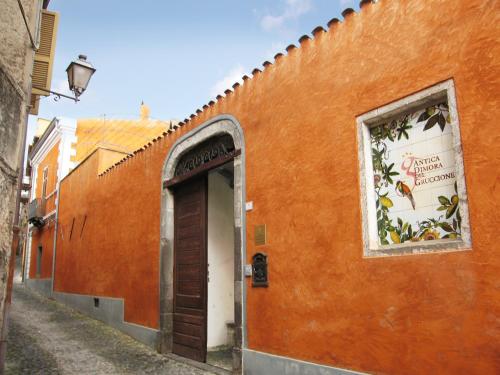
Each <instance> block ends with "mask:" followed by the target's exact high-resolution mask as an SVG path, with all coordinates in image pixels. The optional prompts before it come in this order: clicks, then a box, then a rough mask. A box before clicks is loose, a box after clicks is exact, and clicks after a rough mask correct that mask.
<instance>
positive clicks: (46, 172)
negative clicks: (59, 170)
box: [42, 167, 49, 199]
mask: <svg viewBox="0 0 500 375" xmlns="http://www.w3.org/2000/svg"><path fill="white" fill-rule="evenodd" d="M48 175H49V168H48V167H45V168H44V169H43V182H42V199H45V197H46V196H47V180H48Z"/></svg>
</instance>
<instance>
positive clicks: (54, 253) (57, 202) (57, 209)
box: [50, 181, 60, 297]
mask: <svg viewBox="0 0 500 375" xmlns="http://www.w3.org/2000/svg"><path fill="white" fill-rule="evenodd" d="M56 193H57V199H56V223H55V225H54V245H53V248H52V275H51V280H50V296H51V297H53V296H54V278H55V272H56V251H57V250H56V246H57V229H58V223H59V193H60V182H59V181H57V185H56Z"/></svg>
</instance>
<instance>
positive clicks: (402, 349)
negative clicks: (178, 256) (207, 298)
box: [55, 0, 500, 374]
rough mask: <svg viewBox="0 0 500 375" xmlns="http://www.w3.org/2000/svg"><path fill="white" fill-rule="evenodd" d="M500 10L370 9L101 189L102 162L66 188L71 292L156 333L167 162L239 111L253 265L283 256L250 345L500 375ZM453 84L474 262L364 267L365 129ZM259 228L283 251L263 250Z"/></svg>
mask: <svg viewBox="0 0 500 375" xmlns="http://www.w3.org/2000/svg"><path fill="white" fill-rule="evenodd" d="M499 8H500V3H499V2H498V1H494V0H489V1H484V0H470V1H434V2H432V3H429V2H421V1H409V0H407V1H405V0H401V1H388V0H381V1H379V2H378V3H377V4H371V5H367V6H365V7H364V8H363V10H362V11H361V12H360V13H358V14H354V15H350V16H348V17H347V19H345V21H344V22H343V23H341V24H334V25H333V26H332V28H330V29H329V30H328V32H327V33H320V34H317V36H316V37H315V38H313V39H312V40H309V41H305V42H304V43H303V44H302V45H301V47H300V48H298V49H294V50H292V51H290V53H289V54H288V56H286V57H281V58H278V60H277V61H275V62H274V65H272V66H269V67H267V68H266V69H264V71H263V72H262V73H257V74H256V75H255V76H254V77H253V78H252V79H250V80H248V81H246V82H245V84H244V85H242V86H239V87H238V88H236V89H235V91H234V92H233V93H230V94H229V95H228V96H227V97H226V98H222V99H220V100H219V101H218V102H217V103H216V104H215V105H213V106H210V107H209V108H207V109H205V110H204V111H203V112H202V113H201V114H199V115H198V116H197V117H195V118H194V119H193V120H191V121H189V122H188V124H186V125H184V126H183V127H181V128H180V129H179V130H178V131H176V132H175V133H173V134H171V135H168V136H166V137H164V138H163V139H161V140H159V141H157V142H155V143H153V144H152V146H150V147H148V148H147V149H146V150H144V151H142V152H140V153H138V154H136V155H135V156H134V157H133V158H131V159H129V160H127V161H126V162H124V163H122V164H119V165H118V166H116V167H115V168H113V169H112V170H111V171H109V172H108V173H106V174H105V175H104V176H102V177H97V174H96V169H97V164H98V154H95V155H93V156H92V157H91V158H89V159H88V160H87V162H85V163H84V164H83V165H81V166H80V167H79V168H77V169H76V170H75V171H73V173H72V174H71V175H70V176H69V177H67V178H66V179H65V180H64V181H63V183H62V187H61V206H60V222H61V226H62V230H61V232H58V250H57V252H58V253H57V265H56V269H57V271H56V285H55V288H56V290H58V291H65V292H73V293H82V294H96V295H107V296H114V297H123V298H125V301H126V310H125V319H126V320H127V321H130V322H134V323H138V324H144V325H147V326H150V327H158V316H159V310H158V294H159V293H158V287H159V286H158V284H159V280H158V278H159V277H158V271H159V270H158V260H159V259H158V258H159V230H160V229H159V228H160V178H161V168H162V164H163V161H164V159H165V157H166V154H167V152H168V149H169V147H170V146H171V145H172V143H173V142H175V140H176V139H178V137H180V136H182V135H183V134H185V133H186V132H188V131H190V130H192V129H193V128H194V127H196V126H197V125H199V124H201V123H203V122H204V121H206V120H208V119H210V118H211V117H213V116H215V115H217V114H221V113H229V114H232V115H233V116H235V117H236V118H237V119H238V120H239V122H240V124H241V126H242V127H243V130H244V135H245V143H246V177H247V181H246V192H247V197H246V200H247V201H253V202H254V209H253V210H252V211H251V212H248V213H247V243H248V247H247V254H248V259H247V262H248V263H249V262H250V259H251V256H252V255H253V254H254V253H255V252H256V251H265V252H266V253H267V254H268V255H269V267H270V271H269V272H270V276H269V278H270V285H269V287H268V288H260V289H259V288H256V289H253V288H251V286H250V283H249V280H247V282H248V285H247V286H248V296H247V311H246V312H247V319H248V320H247V329H248V347H249V348H251V349H255V350H259V351H263V352H269V353H275V354H279V355H284V356H289V357H293V358H298V359H303V360H308V361H312V362H317V363H322V364H327V365H334V366H339V367H345V368H351V369H355V370H363V371H368V372H374V373H387V374H400V373H405V374H438V373H440V374H444V373H446V374H495V373H499V372H500V360H499V358H500V349H499V348H500V330H499V326H498V315H499V313H500V291H499V288H498V280H499V275H500V257H499V256H498V251H499V246H498V245H497V242H496V229H495V228H497V227H498V226H499V225H500V220H499V219H498V216H497V215H495V214H494V212H496V211H497V210H498V209H499V205H498V203H497V202H496V199H495V198H494V197H496V196H497V195H498V193H499V186H500V185H499V184H498V180H499V173H498V163H499V162H500V160H499V155H500V146H499V145H500V139H499V138H498V129H497V126H496V121H497V117H498V93H499V92H500V79H499V77H500V75H499V65H500V62H499V60H498V56H499V55H500V46H499V43H498V40H499V37H500V31H499V29H498V27H497V25H498V21H499V16H498V15H499V14H500V9H499ZM449 78H452V79H453V80H454V82H455V88H456V95H457V104H458V114H459V120H460V125H461V136H462V143H463V156H464V167H465V173H466V184H467V189H468V195H469V210H470V223H471V232H472V240H473V248H472V251H462V252H447V253H435V254H424V255H413V256H397V257H388V258H372V259H367V258H363V256H362V254H363V250H362V237H361V235H362V224H361V213H360V189H359V171H358V158H357V140H356V120H355V119H356V116H358V115H360V114H362V113H365V112H368V111H370V110H373V109H375V108H378V107H380V106H382V105H384V104H387V103H389V102H392V101H395V100H397V99H400V98H402V97H405V96H407V95H409V94H412V93H414V92H417V91H420V90H422V89H424V88H426V87H429V86H431V85H434V84H436V83H438V82H441V81H443V80H446V79H449ZM85 215H86V216H87V219H86V220H87V221H86V226H85V228H84V231H83V234H82V237H81V239H80V241H70V240H68V234H67V233H68V226H69V225H70V224H71V220H72V219H73V218H75V220H76V221H75V223H77V224H75V225H77V228H80V227H81V225H82V220H83V218H84V217H85ZM256 224H266V225H267V231H268V233H267V235H268V242H269V243H268V245H266V246H265V247H259V248H258V249H256V248H255V246H253V245H252V243H253V230H252V229H253V226H254V225H256ZM79 230H80V229H78V232H79Z"/></svg>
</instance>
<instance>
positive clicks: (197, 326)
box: [172, 177, 207, 362]
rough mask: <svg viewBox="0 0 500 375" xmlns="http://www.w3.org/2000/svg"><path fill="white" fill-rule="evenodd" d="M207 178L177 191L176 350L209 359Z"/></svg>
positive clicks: (174, 335) (175, 209)
mask: <svg viewBox="0 0 500 375" xmlns="http://www.w3.org/2000/svg"><path fill="white" fill-rule="evenodd" d="M206 237H207V181H206V177H203V178H199V179H196V180H194V181H188V182H186V183H183V184H182V185H180V186H178V187H176V188H175V191H174V324H173V348H172V351H173V352H174V353H175V354H178V355H181V356H184V357H188V358H191V359H194V360H196V361H201V362H205V360H206V350H207V338H206V335H207V327H206V317H207V310H206V309H207V249H206V246H207V239H206Z"/></svg>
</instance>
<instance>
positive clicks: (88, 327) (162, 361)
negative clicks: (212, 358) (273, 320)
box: [5, 282, 211, 375]
mask: <svg viewBox="0 0 500 375" xmlns="http://www.w3.org/2000/svg"><path fill="white" fill-rule="evenodd" d="M10 317H11V318H10V326H9V335H8V345H7V362H6V366H5V369H6V374H11V375H14V374H16V375H17V374H171V375H174V374H182V375H184V374H186V375H187V374H189V375H197V374H210V373H211V372H206V371H203V370H201V369H198V368H195V367H192V366H190V365H188V364H186V363H182V362H179V361H176V360H174V359H172V358H170V357H166V356H163V355H160V354H158V353H156V352H155V351H153V350H152V349H150V348H149V347H147V346H145V345H142V344H141V343H139V342H137V341H135V340H133V339H132V338H130V337H128V336H126V335H124V334H122V333H121V332H119V331H117V330H115V329H113V328H111V327H108V326H106V325H105V324H103V323H101V322H99V321H96V320H93V319H90V318H88V317H86V316H84V315H81V314H79V313H77V312H76V311H74V310H71V309H69V308H67V307H66V306H64V305H61V304H59V303H57V302H54V301H51V300H48V299H45V298H43V297H41V296H39V295H38V294H36V293H34V292H32V291H30V290H29V289H26V288H24V286H23V285H22V284H20V283H19V282H15V283H14V293H13V303H12V310H11V314H10Z"/></svg>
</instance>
